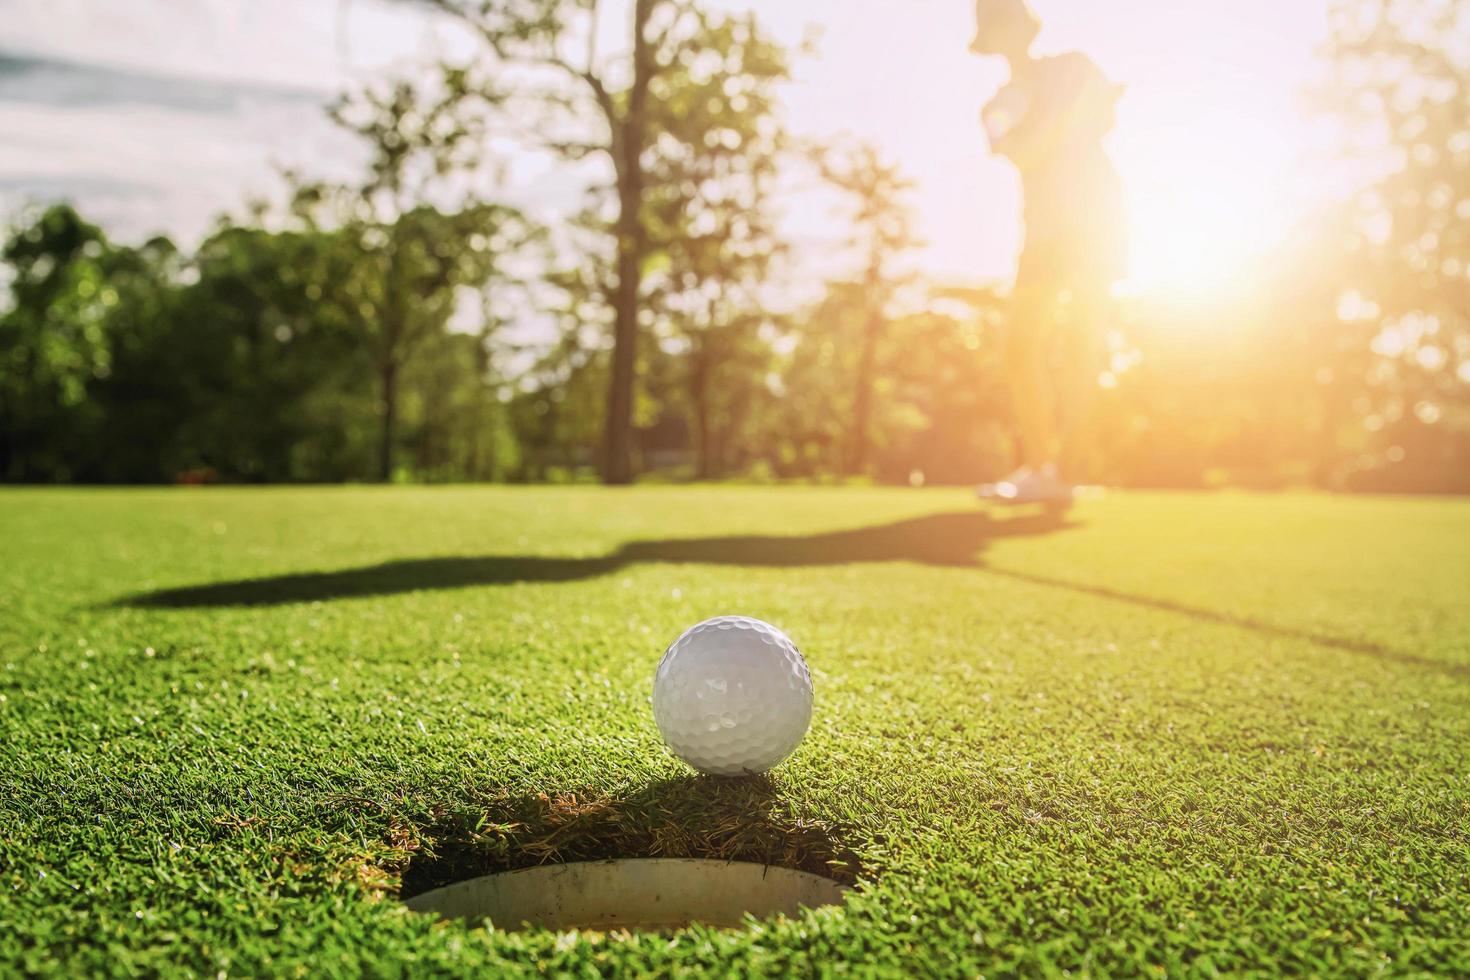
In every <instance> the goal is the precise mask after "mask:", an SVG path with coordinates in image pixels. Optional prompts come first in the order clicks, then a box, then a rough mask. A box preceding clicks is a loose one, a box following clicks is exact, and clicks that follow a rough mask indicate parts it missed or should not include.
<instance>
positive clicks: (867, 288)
mask: <svg viewBox="0 0 1470 980" xmlns="http://www.w3.org/2000/svg"><path fill="white" fill-rule="evenodd" d="M817 159H818V164H819V166H820V168H821V172H822V175H823V177H825V178H826V179H827V180H828V181H829V182H830V183H831V184H832V185H833V186H834V187H835V188H837V189H838V190H839V191H841V192H842V193H843V194H844V196H845V197H846V199H847V201H848V204H849V208H850V210H849V212H848V221H849V224H850V225H851V227H852V229H853V231H852V236H851V238H850V239H849V246H850V247H852V248H853V249H854V250H855V251H856V252H857V254H858V256H859V261H861V262H862V265H863V273H862V281H861V300H860V302H861V305H862V309H863V312H862V316H863V328H862V331H861V334H860V337H859V339H858V345H859V346H858V359H857V367H856V371H855V373H854V375H853V399H852V421H851V427H850V429H849V434H848V446H847V458H846V460H845V471H846V472H847V473H848V474H850V475H860V474H862V473H864V472H866V470H867V468H868V464H869V454H870V451H871V438H870V437H871V433H870V429H871V423H872V415H873V382H874V376H875V371H876V366H877V362H878V357H879V354H880V351H881V348H882V346H883V343H884V340H885V336H886V334H887V328H888V318H889V306H890V304H891V303H892V302H893V298H894V294H895V293H896V292H897V290H898V287H899V285H900V284H901V283H902V279H901V278H900V277H899V275H898V273H897V271H896V270H895V269H894V264H895V260H896V259H897V258H898V257H899V256H901V255H902V254H903V253H904V252H906V251H908V250H910V249H912V248H914V247H915V246H916V245H917V244H918V242H917V241H916V239H915V238H914V235H913V232H912V229H911V225H912V216H911V214H910V211H909V207H908V204H907V202H906V200H905V199H906V196H907V194H908V192H909V191H910V190H911V189H912V187H913V184H912V182H911V181H909V180H908V179H907V178H906V177H904V176H903V175H902V174H901V173H900V172H899V170H898V168H897V166H895V165H893V164H888V163H885V162H883V160H882V159H881V158H880V156H879V154H878V150H877V149H876V148H875V147H873V146H871V145H869V144H859V145H857V146H852V147H846V148H840V149H833V148H827V149H823V150H821V151H819V152H818V156H817Z"/></svg>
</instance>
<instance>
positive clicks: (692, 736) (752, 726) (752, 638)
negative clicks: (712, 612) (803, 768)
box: [653, 616, 812, 776]
mask: <svg viewBox="0 0 1470 980" xmlns="http://www.w3.org/2000/svg"><path fill="white" fill-rule="evenodd" d="M653 717H654V720H655V721H656V722H658V730H659V732H660V733H661V734H662V735H663V737H664V741H665V742H667V743H668V745H669V748H670V749H672V750H673V751H674V754H675V755H677V756H678V757H679V758H681V759H683V760H684V761H685V762H687V763H689V764H690V765H691V766H693V767H694V768H696V769H698V770H700V771H701V772H707V773H711V774H713V775H716V776H743V775H745V774H747V773H757V772H765V771H766V770H768V769H770V768H771V767H772V766H774V765H776V764H777V763H778V762H780V761H781V760H782V759H784V758H786V757H787V756H788V755H790V754H791V753H792V752H793V751H794V750H795V749H796V746H797V745H798V744H800V742H801V740H802V737H803V736H805V735H806V730H807V728H808V727H809V726H810V725H811V721H812V677H811V674H810V673H808V672H807V669H806V661H805V660H803V659H802V658H801V651H799V650H797V649H796V644H794V643H792V642H791V640H790V639H789V638H788V637H787V636H786V634H785V633H782V632H781V631H780V630H778V629H776V627H774V626H772V625H770V624H769V623H763V622H761V621H760V620H758V619H750V618H749V617H746V616H720V617H718V618H716V619H707V620H705V621H704V622H702V623H699V624H698V625H696V626H691V627H689V629H687V630H685V631H684V633H683V635H681V636H680V637H679V638H678V639H677V640H675V641H674V642H673V643H671V644H670V645H669V648H668V650H666V651H664V656H663V659H662V660H660V661H659V663H658V673H657V674H656V675H655V676H654V680H653Z"/></svg>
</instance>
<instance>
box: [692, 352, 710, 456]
mask: <svg viewBox="0 0 1470 980" xmlns="http://www.w3.org/2000/svg"><path fill="white" fill-rule="evenodd" d="M709 374H710V355H709V348H708V347H707V346H706V344H705V341H704V340H703V338H697V339H696V340H695V341H694V347H693V349H692V350H691V351H690V352H689V404H690V405H691V407H693V409H694V452H695V464H694V475H695V476H696V477H697V478H698V479H701V480H708V479H710V478H711V477H712V476H713V475H714V459H713V452H712V450H713V448H714V447H713V446H712V445H711V444H710V440H711V436H710V407H709Z"/></svg>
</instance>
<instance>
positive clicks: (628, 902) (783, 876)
mask: <svg viewBox="0 0 1470 980" xmlns="http://www.w3.org/2000/svg"><path fill="white" fill-rule="evenodd" d="M847 891H848V889H847V887H846V886H844V885H841V884H839V883H838V882H836V881H833V880H832V879H830V878H824V877H821V876H820V875H814V874H810V873H808V872H805V871H795V870H792V869H790V868H782V867H776V866H774V865H766V864H757V863H754V862H747V861H719V860H708V859H700V858H633V859H624V860H607V861H578V862H573V863H569V864H552V865H542V866H541V867H536V868H525V869H523V870H520V871H506V872H502V873H500V874H492V875H485V876H483V877H479V878H471V879H469V880H467V881H460V882H456V883H455V884H452V885H446V886H444V887H442V888H436V889H434V890H432V891H427V892H424V893H422V894H419V895H416V896H414V897H413V898H410V899H408V901H407V902H406V904H407V906H408V908H410V909H412V910H413V911H415V912H425V913H432V914H434V915H437V916H439V917H440V918H444V919H457V920H468V921H472V922H481V923H487V924H489V925H491V926H493V927H494V928H496V929H502V930H508V931H513V930H519V929H523V928H527V927H539V928H543V929H552V930H568V929H589V930H598V931H605V932H610V931H615V930H648V931H661V930H671V929H680V928H683V927H685V926H688V925H691V924H693V923H700V924H703V925H708V926H715V927H719V928H729V929H733V928H738V927H740V926H742V925H744V923H745V918H746V916H755V917H756V918H769V917H771V916H776V915H786V916H794V915H796V914H797V913H798V912H799V911H800V910H801V909H804V908H806V909H817V908H823V907H826V906H831V905H840V904H841V903H842V901H843V899H844V897H845V895H846V893H847Z"/></svg>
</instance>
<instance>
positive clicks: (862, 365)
mask: <svg viewBox="0 0 1470 980" xmlns="http://www.w3.org/2000/svg"><path fill="white" fill-rule="evenodd" d="M871 302H872V303H873V307H872V309H871V310H870V311H869V312H868V320H867V323H865V324H864V325H863V348H862V352H861V353H860V354H859V355H858V372H857V389H856V391H855V392H854V393H853V402H852V445H851V447H850V451H849V455H848V460H847V472H848V475H850V476H862V475H863V473H865V472H866V471H867V467H868V428H869V425H870V422H871V418H872V414H873V374H874V372H875V370H876V367H877V363H878V342H879V341H880V340H881V339H882V336H883V327H884V325H885V318H884V315H883V307H882V304H881V303H879V302H878V299H877V297H873V298H872V300H871Z"/></svg>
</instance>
